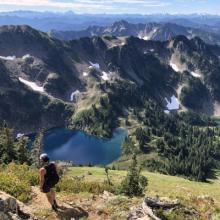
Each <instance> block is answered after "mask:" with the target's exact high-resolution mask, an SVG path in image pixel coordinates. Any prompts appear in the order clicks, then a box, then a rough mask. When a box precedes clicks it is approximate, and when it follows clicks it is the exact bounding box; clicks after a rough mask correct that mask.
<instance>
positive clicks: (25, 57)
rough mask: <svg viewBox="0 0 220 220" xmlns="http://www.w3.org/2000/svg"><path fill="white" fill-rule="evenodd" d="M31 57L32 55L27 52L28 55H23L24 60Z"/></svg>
mask: <svg viewBox="0 0 220 220" xmlns="http://www.w3.org/2000/svg"><path fill="white" fill-rule="evenodd" d="M30 57H31V55H30V54H26V55H24V56H23V57H22V60H25V59H27V58H30Z"/></svg>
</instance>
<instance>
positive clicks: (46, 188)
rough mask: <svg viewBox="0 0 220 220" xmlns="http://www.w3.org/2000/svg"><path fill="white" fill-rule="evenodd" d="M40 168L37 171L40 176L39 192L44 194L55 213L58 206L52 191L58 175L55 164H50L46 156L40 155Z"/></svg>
mask: <svg viewBox="0 0 220 220" xmlns="http://www.w3.org/2000/svg"><path fill="white" fill-rule="evenodd" d="M40 161H41V163H42V167H41V168H40V170H39V174H40V190H41V192H43V193H45V194H46V196H47V199H48V201H49V203H50V204H51V206H52V209H53V210H54V211H57V208H58V205H57V202H56V195H55V192H54V190H53V189H52V188H53V187H55V185H56V184H57V183H58V182H59V175H58V173H57V168H56V165H55V163H53V162H50V158H49V157H48V155H47V154H41V155H40Z"/></svg>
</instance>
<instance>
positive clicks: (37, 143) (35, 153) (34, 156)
mask: <svg viewBox="0 0 220 220" xmlns="http://www.w3.org/2000/svg"><path fill="white" fill-rule="evenodd" d="M43 136H44V131H43V130H40V132H39V133H38V134H37V136H36V138H35V140H34V142H33V144H32V148H31V161H32V165H33V166H35V167H40V154H41V153H42V147H43Z"/></svg>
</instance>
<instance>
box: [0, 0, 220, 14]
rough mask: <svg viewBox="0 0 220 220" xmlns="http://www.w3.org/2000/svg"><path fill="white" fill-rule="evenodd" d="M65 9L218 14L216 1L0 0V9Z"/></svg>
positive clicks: (113, 12)
mask: <svg viewBox="0 0 220 220" xmlns="http://www.w3.org/2000/svg"><path fill="white" fill-rule="evenodd" d="M20 10H22V11H36V12H37V11H38V12H68V11H73V12H74V13H77V14H140V15H150V14H170V15H178V14H180V15H190V14H209V15H220V4H219V2H218V0H188V1H187V2H185V1H184V0H20V1H17V0H0V12H11V11H20Z"/></svg>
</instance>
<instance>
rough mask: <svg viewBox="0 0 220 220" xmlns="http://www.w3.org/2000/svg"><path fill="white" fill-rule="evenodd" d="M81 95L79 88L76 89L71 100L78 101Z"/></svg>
mask: <svg viewBox="0 0 220 220" xmlns="http://www.w3.org/2000/svg"><path fill="white" fill-rule="evenodd" d="M80 96H81V93H80V91H79V90H76V91H74V92H73V93H72V94H71V96H70V101H71V102H73V101H77V100H78V99H79V98H80Z"/></svg>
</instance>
